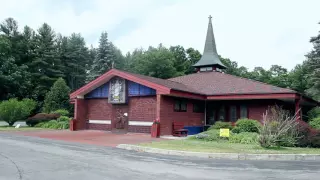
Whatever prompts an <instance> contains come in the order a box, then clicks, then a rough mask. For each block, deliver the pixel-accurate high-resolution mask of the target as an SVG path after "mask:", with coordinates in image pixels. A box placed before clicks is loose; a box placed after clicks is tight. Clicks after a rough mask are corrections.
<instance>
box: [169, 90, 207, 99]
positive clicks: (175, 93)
mask: <svg viewBox="0 0 320 180" xmlns="http://www.w3.org/2000/svg"><path fill="white" fill-rule="evenodd" d="M170 95H173V96H179V97H184V98H191V99H202V100H204V99H206V96H204V95H199V94H193V93H189V92H183V91H177V90H171V91H170Z"/></svg>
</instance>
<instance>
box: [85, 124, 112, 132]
mask: <svg viewBox="0 0 320 180" xmlns="http://www.w3.org/2000/svg"><path fill="white" fill-rule="evenodd" d="M87 127H88V129H93V130H100V131H111V124H92V123H88V125H87Z"/></svg>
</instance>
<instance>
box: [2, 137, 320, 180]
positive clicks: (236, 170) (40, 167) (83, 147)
mask: <svg viewBox="0 0 320 180" xmlns="http://www.w3.org/2000/svg"><path fill="white" fill-rule="evenodd" d="M319 176H320V164H319V163H318V162H270V161H231V160H213V159H198V158H184V157H176V156H166V155H155V154H146V153H139V152H131V151H125V150H121V149H117V148H113V147H105V146H96V145H88V144H81V143H71V142H66V141H57V140H50V139H44V138H38V137H30V136H20V135H17V134H12V133H2V134H1V133H0V180H19V179H22V180H57V179H59V180H60V179H61V180H64V179H66V180H87V179H90V180H100V179H103V180H109V179H110V180H129V179H130V180H144V179H146V180H149V179H153V180H157V179H161V180H164V179H165V180H166V179H170V180H181V179H182V180H190V179H198V180H206V179H212V180H215V179H216V180H218V179H219V180H220V179H223V180H230V179H237V180H250V179H254V180H257V179H259V180H264V179H279V180H289V179H290V180H292V179H299V180H300V179H306V180H307V179H319Z"/></svg>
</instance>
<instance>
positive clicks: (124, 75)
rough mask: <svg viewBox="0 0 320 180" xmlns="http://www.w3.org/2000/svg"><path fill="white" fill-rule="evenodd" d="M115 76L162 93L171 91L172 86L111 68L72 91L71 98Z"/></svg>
mask: <svg viewBox="0 0 320 180" xmlns="http://www.w3.org/2000/svg"><path fill="white" fill-rule="evenodd" d="M114 76H119V77H122V78H124V79H127V80H130V81H133V82H135V83H138V84H142V85H144V86H147V87H150V88H152V89H155V90H157V91H159V92H161V93H166V94H169V93H170V88H167V87H165V86H161V85H159V84H155V83H152V82H150V81H147V80H144V79H140V78H137V77H135V76H133V75H130V74H127V73H125V72H121V71H118V70H116V69H111V70H110V71H108V72H106V73H105V74H103V75H101V76H100V77H98V78H97V79H95V80H93V81H91V82H89V83H88V84H86V85H84V86H82V87H81V88H79V89H78V90H76V91H75V92H73V93H71V94H70V98H75V97H76V96H78V95H80V94H84V93H86V92H89V91H90V90H92V89H93V88H94V87H98V86H99V85H102V84H103V83H105V82H107V81H108V80H109V79H111V78H112V77H114Z"/></svg>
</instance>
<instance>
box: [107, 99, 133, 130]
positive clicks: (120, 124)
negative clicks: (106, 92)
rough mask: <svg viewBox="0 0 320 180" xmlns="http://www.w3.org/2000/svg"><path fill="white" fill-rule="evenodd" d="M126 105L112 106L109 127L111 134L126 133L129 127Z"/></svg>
mask: <svg viewBox="0 0 320 180" xmlns="http://www.w3.org/2000/svg"><path fill="white" fill-rule="evenodd" d="M128 110H129V107H128V105H112V120H111V126H112V131H113V132H123V133H126V132H128V127H129V123H128V122H129V113H128Z"/></svg>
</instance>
